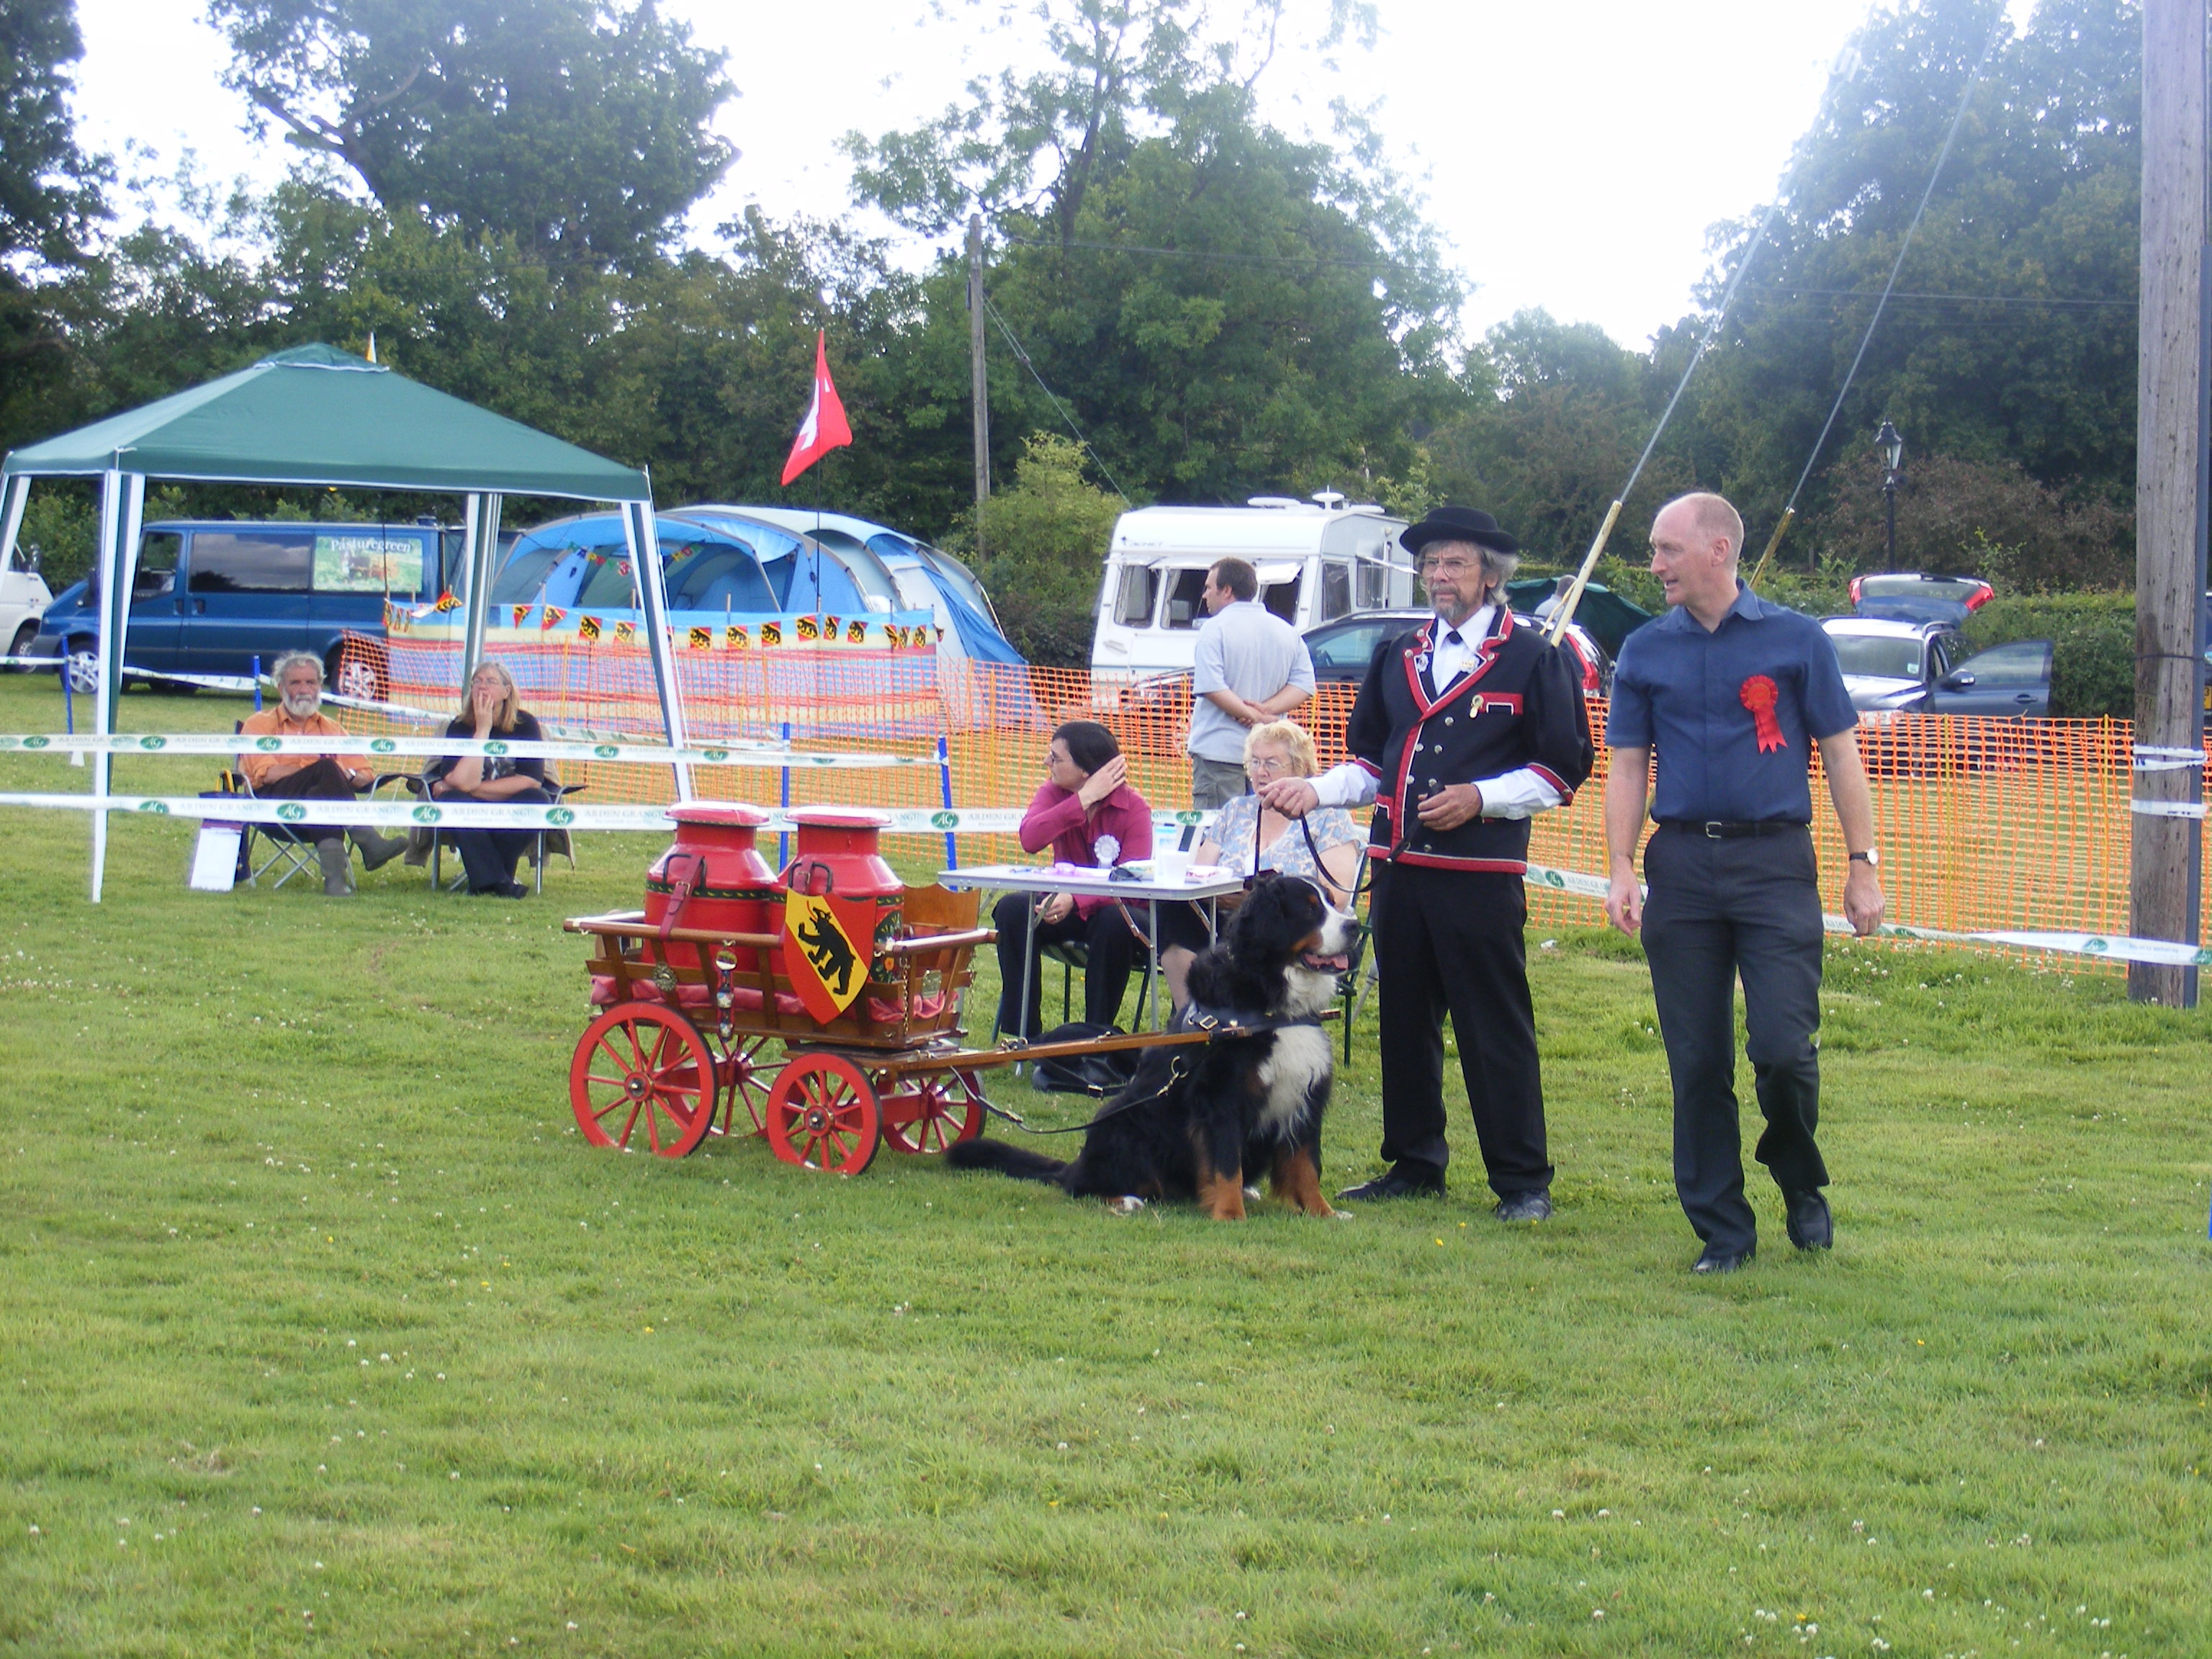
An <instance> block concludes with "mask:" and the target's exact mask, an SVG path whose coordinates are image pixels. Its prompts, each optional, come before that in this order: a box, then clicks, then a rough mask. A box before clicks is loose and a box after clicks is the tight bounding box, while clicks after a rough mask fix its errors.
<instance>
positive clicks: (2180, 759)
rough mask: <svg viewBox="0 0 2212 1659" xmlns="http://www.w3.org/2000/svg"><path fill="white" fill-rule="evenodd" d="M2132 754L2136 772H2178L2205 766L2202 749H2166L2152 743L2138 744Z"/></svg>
mask: <svg viewBox="0 0 2212 1659" xmlns="http://www.w3.org/2000/svg"><path fill="white" fill-rule="evenodd" d="M2134 752H2135V761H2134V764H2135V769H2136V771H2138V772H2179V771H2182V770H2185V769H2187V768H2189V767H2192V766H2203V764H2205V756H2204V751H2203V750H2202V749H2168V748H2162V747H2160V745H2159V744H2154V743H2139V744H2136V746H2135V751H2134Z"/></svg>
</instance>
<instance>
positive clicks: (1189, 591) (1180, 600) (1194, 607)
mask: <svg viewBox="0 0 2212 1659" xmlns="http://www.w3.org/2000/svg"><path fill="white" fill-rule="evenodd" d="M1205 620H1206V572H1205V571H1203V570H1178V571H1176V573H1175V580H1174V581H1173V583H1171V584H1170V586H1169V588H1168V598H1167V603H1166V604H1165V605H1163V606H1162V607H1161V608H1160V626H1161V627H1163V628H1195V627H1197V626H1198V625H1199V624H1200V623H1202V622H1204V621H1205Z"/></svg>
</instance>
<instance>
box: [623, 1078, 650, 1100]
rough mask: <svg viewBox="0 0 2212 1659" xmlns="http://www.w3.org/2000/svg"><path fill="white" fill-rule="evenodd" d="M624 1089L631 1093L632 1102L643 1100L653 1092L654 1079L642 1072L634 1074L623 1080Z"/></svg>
mask: <svg viewBox="0 0 2212 1659" xmlns="http://www.w3.org/2000/svg"><path fill="white" fill-rule="evenodd" d="M623 1088H624V1089H627V1090H628V1091H629V1097H630V1098H631V1099H632V1100H642V1099H644V1098H645V1097H646V1096H647V1095H648V1094H650V1093H652V1092H653V1079H651V1078H649V1077H647V1076H646V1075H645V1073H642V1072H632V1073H630V1074H629V1076H628V1077H626V1078H624V1079H623Z"/></svg>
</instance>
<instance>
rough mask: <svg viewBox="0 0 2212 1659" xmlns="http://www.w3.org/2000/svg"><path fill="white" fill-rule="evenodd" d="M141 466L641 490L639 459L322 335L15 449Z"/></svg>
mask: <svg viewBox="0 0 2212 1659" xmlns="http://www.w3.org/2000/svg"><path fill="white" fill-rule="evenodd" d="M0 471H4V473H5V475H6V476H7V477H19V476H23V477H55V476H82V475H86V474H96V473H102V472H107V471H121V472H136V473H139V474H142V475H143V476H145V477H155V478H199V479H205V480H210V481H220V482H222V483H301V484H332V485H351V486H354V487H356V488H360V489H422V490H450V491H453V492H455V493H458V494H470V493H474V492H478V491H483V492H487V493H494V494H499V495H561V496H569V497H574V498H576V499H579V500H583V501H650V500H651V499H652V494H653V491H652V485H651V483H650V482H649V481H648V480H647V477H646V475H645V474H644V473H643V472H642V471H638V470H637V469H635V468H632V467H627V466H620V465H617V464H616V463H614V462H612V461H609V460H604V459H601V458H600V457H599V456H597V455H594V454H592V453H591V452H590V451H589V450H587V449H579V448H578V447H576V446H575V445H574V444H571V443H564V442H562V441H561V440H560V439H558V438H553V437H549V436H547V435H545V434H544V433H543V432H539V431H538V430H536V429H535V428H531V427H526V426H524V425H523V424H522V423H521V422H519V421H510V420H508V419H507V417H506V416H503V415H495V414H493V413H492V412H491V411H490V410H485V409H479V408H477V406H476V405H475V404H471V403H465V402H463V401H462V400H461V399H460V398H452V397H448V396H447V394H446V393H444V392H435V391H433V390H432V389H431V388H430V387H428V386H422V385H419V384H417V383H416V382H415V381H413V380H409V379H407V377H406V376H404V374H395V373H393V372H392V370H391V369H390V368H386V367H385V366H384V365H382V364H380V363H372V362H368V361H367V360H366V359H364V358H361V357H356V356H353V355H352V354H351V353H350V352H345V351H339V350H337V349H333V348H332V347H330V346H326V345H305V346H295V347H294V348H292V349H290V350H289V351H279V352H277V353H276V354H275V355H274V356H268V357H264V358H263V359H262V360H261V361H260V362H258V363H255V364H254V365H253V366H252V368H242V369H240V370H239V371H238V372H237V373H236V374H226V375H224V376H223V377H222V379H221V380H210V381H209V382H208V383H207V384H206V385H205V386H195V387H193V388H192V389H191V391H189V392H178V393H176V394H175V395H174V396H173V397H168V398H161V399H160V400H159V401H158V402H155V403H150V404H147V405H145V406H144V407H143V409H134V410H129V411H127V412H125V413H124V414H121V415H111V416H108V418H107V419H106V420H104V421H95V422H93V424H92V425H90V426H87V427H80V428H77V430H76V431H75V432H65V433H63V434H62V435H60V436H59V437H56V438H48V439H46V441H44V442H43V443H35V444H29V445H27V446H25V447H23V448H21V449H17V450H13V451H10V452H9V455H8V459H7V461H6V464H5V466H4V468H0Z"/></svg>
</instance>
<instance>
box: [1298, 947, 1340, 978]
mask: <svg viewBox="0 0 2212 1659" xmlns="http://www.w3.org/2000/svg"><path fill="white" fill-rule="evenodd" d="M1298 959H1299V960H1300V961H1301V962H1303V963H1304V964H1305V965H1306V966H1307V967H1309V968H1310V969H1313V970H1314V971H1315V972H1316V973H1317V974H1340V973H1343V972H1345V971H1346V969H1349V968H1350V967H1351V966H1352V958H1351V957H1348V956H1346V955H1345V954H1344V953H1343V952H1342V951H1339V952H1338V953H1337V954H1336V955H1334V956H1333V957H1324V956H1320V955H1317V954H1316V953H1315V952H1313V951H1308V952H1306V954H1305V955H1304V956H1303V957H1299V958H1298Z"/></svg>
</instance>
